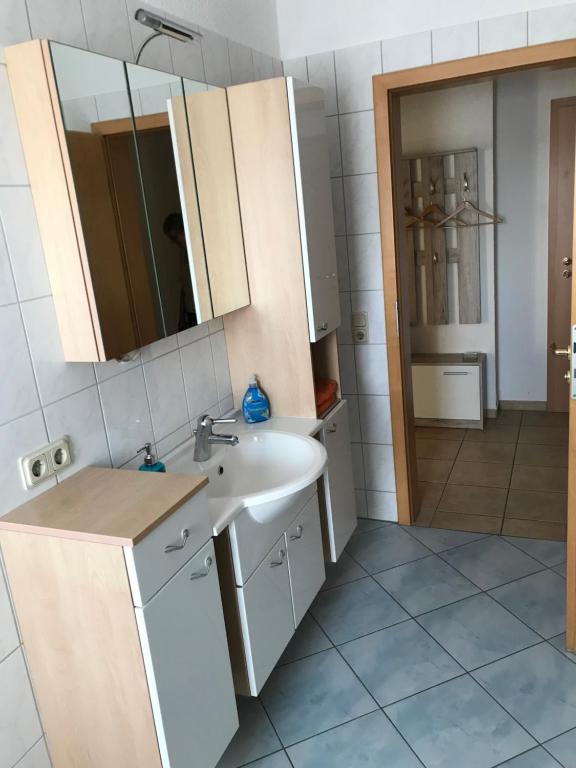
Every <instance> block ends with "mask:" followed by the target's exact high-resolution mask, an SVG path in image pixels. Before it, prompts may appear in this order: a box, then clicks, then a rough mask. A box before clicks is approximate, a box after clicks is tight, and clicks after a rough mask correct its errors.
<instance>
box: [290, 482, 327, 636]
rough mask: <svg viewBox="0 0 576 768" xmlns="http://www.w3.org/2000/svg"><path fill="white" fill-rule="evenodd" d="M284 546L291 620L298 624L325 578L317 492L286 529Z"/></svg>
mask: <svg viewBox="0 0 576 768" xmlns="http://www.w3.org/2000/svg"><path fill="white" fill-rule="evenodd" d="M286 546H287V550H288V568H289V571H290V587H291V589H292V603H293V608H294V623H295V625H296V626H298V624H300V622H301V621H302V619H303V618H304V614H305V613H306V611H307V610H308V608H309V607H310V605H311V603H312V601H313V600H314V598H315V597H316V595H317V594H318V592H319V590H320V587H321V586H322V584H323V583H324V580H325V578H326V573H325V570H324V554H323V549H322V530H321V528H320V513H319V508H318V496H317V494H314V496H313V497H312V498H311V499H310V501H309V502H308V504H306V506H305V507H304V509H303V510H302V512H301V513H300V514H299V515H298V517H297V519H296V520H295V521H294V523H293V524H292V525H291V526H290V528H289V529H288V530H287V531H286Z"/></svg>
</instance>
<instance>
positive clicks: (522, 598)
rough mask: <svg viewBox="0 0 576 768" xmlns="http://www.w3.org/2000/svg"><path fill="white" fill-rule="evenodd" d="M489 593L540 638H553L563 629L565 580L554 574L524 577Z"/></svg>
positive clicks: (545, 572)
mask: <svg viewBox="0 0 576 768" xmlns="http://www.w3.org/2000/svg"><path fill="white" fill-rule="evenodd" d="M490 594H491V595H492V596H493V597H494V599H496V600H498V602H499V603H502V605H504V606H505V607H506V608H508V610H509V611H512V613H513V614H514V615H515V616H518V618H519V619H521V620H522V621H523V622H525V623H526V624H528V626H529V627H532V629H533V630H535V631H536V632H538V633H539V634H540V635H542V637H546V638H550V637H555V635H559V634H560V633H561V632H562V631H563V630H564V629H565V624H566V581H565V580H564V579H563V578H562V577H561V576H558V574H557V573H554V572H553V571H542V572H541V573H535V574H533V575H532V576H526V577H525V578H524V579H520V580H519V581H514V582H513V583H512V584H505V585H504V586H503V587H498V588H497V589H493V590H491V592H490Z"/></svg>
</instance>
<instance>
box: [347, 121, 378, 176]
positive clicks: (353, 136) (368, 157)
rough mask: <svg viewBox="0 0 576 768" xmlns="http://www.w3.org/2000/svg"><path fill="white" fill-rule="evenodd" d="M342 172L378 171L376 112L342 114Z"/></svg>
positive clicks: (349, 173)
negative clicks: (375, 128)
mask: <svg viewBox="0 0 576 768" xmlns="http://www.w3.org/2000/svg"><path fill="white" fill-rule="evenodd" d="M340 136H341V142H342V172H343V174H344V176H349V175H351V174H355V173H376V137H375V130H374V112H373V111H372V110H368V111H367V112H351V113H349V114H346V115H341V116H340Z"/></svg>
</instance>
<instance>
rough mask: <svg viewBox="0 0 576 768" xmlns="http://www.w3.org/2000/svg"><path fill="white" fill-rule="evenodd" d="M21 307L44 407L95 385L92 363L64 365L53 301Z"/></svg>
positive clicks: (39, 300)
mask: <svg viewBox="0 0 576 768" xmlns="http://www.w3.org/2000/svg"><path fill="white" fill-rule="evenodd" d="M21 306H22V314H23V316H24V325H25V327H26V335H27V336H28V343H29V344H30V353H31V355H32V363H33V364H34V371H35V373H36V379H37V381H38V389H39V391H40V400H41V401H42V404H43V405H46V404H47V403H52V402H54V401H55V400H59V399H60V398H61V397H66V395H71V394H73V393H74V392H78V391H79V390H81V389H85V388H86V387H89V386H90V385H91V384H94V382H95V381H96V379H95V376H94V367H93V366H92V364H91V363H67V362H66V361H65V360H64V353H63V351H62V343H61V341H60V333H59V331H58V324H57V322H56V313H55V311H54V302H53V301H52V297H51V296H48V297H46V298H44V299H35V300H34V301H27V302H25V303H24V304H22V305H21Z"/></svg>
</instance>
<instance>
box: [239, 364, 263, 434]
mask: <svg viewBox="0 0 576 768" xmlns="http://www.w3.org/2000/svg"><path fill="white" fill-rule="evenodd" d="M242 414H243V415H244V421H245V422H246V423H247V424H256V422H258V421H266V420H267V419H269V418H270V401H269V400H268V398H267V396H266V395H265V393H264V392H263V391H262V390H261V389H260V386H259V384H258V379H257V377H256V374H254V375H253V376H252V378H251V379H250V383H249V384H248V389H247V390H246V394H245V395H244V400H243V401H242Z"/></svg>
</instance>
